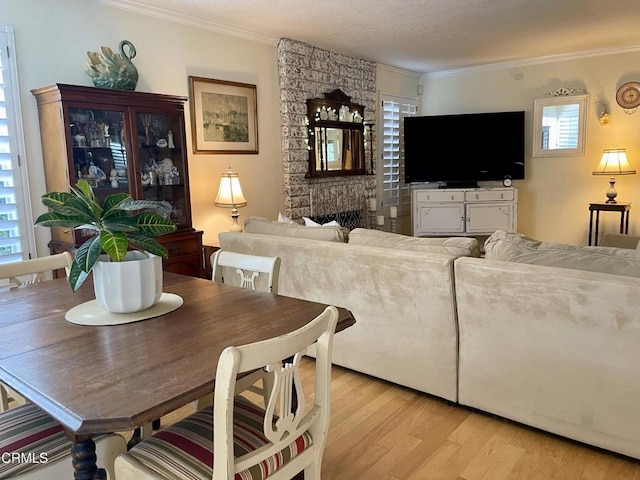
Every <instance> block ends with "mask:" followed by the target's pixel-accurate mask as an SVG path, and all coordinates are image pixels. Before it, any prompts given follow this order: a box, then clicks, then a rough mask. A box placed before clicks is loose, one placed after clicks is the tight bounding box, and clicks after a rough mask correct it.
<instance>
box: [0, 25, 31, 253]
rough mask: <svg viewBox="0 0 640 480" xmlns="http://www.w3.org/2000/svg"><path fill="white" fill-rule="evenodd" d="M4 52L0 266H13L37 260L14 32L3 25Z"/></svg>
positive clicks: (0, 63) (0, 65) (0, 43)
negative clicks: (11, 263) (24, 261)
mask: <svg viewBox="0 0 640 480" xmlns="http://www.w3.org/2000/svg"><path fill="white" fill-rule="evenodd" d="M0 49H1V51H0V263H9V262H17V261H21V260H24V259H28V258H31V257H32V256H35V255H32V254H31V252H35V241H34V238H33V226H32V223H31V222H32V215H31V202H30V200H29V187H28V183H27V182H28V181H27V178H28V177H27V170H26V164H25V162H24V159H25V155H24V150H25V149H24V136H23V132H22V117H21V115H20V103H19V99H20V95H19V92H18V81H17V67H16V59H15V53H14V52H15V48H14V41H13V28H12V27H10V26H8V25H0ZM21 160H22V161H21Z"/></svg>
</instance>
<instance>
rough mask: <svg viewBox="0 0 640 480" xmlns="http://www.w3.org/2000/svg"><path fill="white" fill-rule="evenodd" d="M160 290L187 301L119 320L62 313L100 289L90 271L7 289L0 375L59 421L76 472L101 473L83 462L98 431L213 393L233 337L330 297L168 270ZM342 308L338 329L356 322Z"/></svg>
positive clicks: (299, 315)
mask: <svg viewBox="0 0 640 480" xmlns="http://www.w3.org/2000/svg"><path fill="white" fill-rule="evenodd" d="M163 291H164V292H167V293H173V294H176V295H179V296H180V297H182V299H183V300H184V303H183V305H182V306H181V307H179V308H178V309H177V310H175V311H173V312H170V313H167V314H164V315H161V316H158V317H155V318H151V319H147V320H141V321H137V322H134V323H128V324H123V325H112V326H85V325H77V324H74V323H70V322H68V321H67V320H65V313H66V312H67V311H68V310H69V309H71V308H72V307H74V306H76V305H79V304H81V303H84V302H87V301H89V300H92V299H93V298H94V293H93V286H92V283H91V282H90V280H89V281H87V282H85V285H83V286H82V287H81V288H80V289H79V290H78V291H76V292H72V291H71V288H70V287H69V284H68V283H67V280H66V279H56V280H51V281H46V282H41V283H37V284H34V285H29V286H25V287H21V288H19V289H14V290H10V291H6V290H5V291H1V292H0V312H2V313H1V315H0V381H2V382H4V383H6V384H7V385H9V386H10V387H12V388H13V389H15V390H16V391H17V392H19V393H21V394H22V395H24V396H25V397H26V398H27V399H29V400H30V401H31V402H33V403H35V404H36V405H38V406H39V407H40V408H42V409H43V410H44V411H45V412H47V413H48V414H49V415H51V416H52V417H54V418H55V419H57V420H58V421H59V422H60V423H62V425H63V426H64V427H65V432H66V434H67V437H68V438H69V439H70V440H71V441H73V442H74V448H73V449H72V463H73V467H74V471H75V475H76V478H81V479H90V478H103V477H102V475H104V470H102V469H97V467H96V465H95V464H94V463H92V462H86V457H87V454H89V456H91V455H92V454H93V452H95V443H94V441H93V440H92V437H93V436H94V435H96V434H100V433H108V432H120V431H128V430H133V429H135V428H137V427H140V426H142V425H144V424H146V423H148V422H151V421H153V420H154V419H157V418H160V416H162V415H164V414H166V413H168V412H171V411H173V410H176V409H178V408H180V407H182V406H184V405H186V404H188V403H189V402H191V401H193V400H197V399H199V398H201V397H203V396H205V395H206V394H208V393H211V392H212V391H213V386H214V380H215V373H216V368H217V363H218V357H219V356H220V354H221V353H222V351H223V350H224V349H225V348H226V347H227V346H230V345H242V344H246V343H252V342H256V341H260V340H264V339H267V338H272V337H277V336H279V335H283V334H285V333H288V332H291V331H293V330H296V329H297V328H300V327H302V326H303V325H305V324H306V323H308V322H309V321H311V320H312V319H313V318H315V317H316V316H317V315H318V314H320V313H321V312H322V311H323V310H324V308H325V307H326V305H325V304H321V303H315V302H309V301H306V300H299V299H295V298H290V297H284V296H280V295H273V294H270V293H262V292H256V291H252V290H248V289H244V288H239V287H234V286H230V285H224V284H219V283H214V282H212V281H210V280H205V279H200V278H194V277H188V276H184V275H177V274H173V273H168V272H165V274H164V287H163ZM339 311H340V318H339V320H338V327H337V329H336V330H337V331H340V330H342V329H344V328H347V327H349V326H351V325H353V324H354V323H355V319H354V318H353V316H352V315H351V313H350V312H349V311H348V310H345V309H339ZM83 458H84V459H85V460H82V461H81V459H83ZM98 463H99V459H98Z"/></svg>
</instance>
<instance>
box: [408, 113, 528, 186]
mask: <svg viewBox="0 0 640 480" xmlns="http://www.w3.org/2000/svg"><path fill="white" fill-rule="evenodd" d="M404 154H405V170H404V174H405V183H425V182H429V183H432V182H433V183H438V184H439V186H440V187H456V186H459V187H473V186H477V182H480V181H502V180H504V179H505V177H511V178H512V179H514V180H522V179H524V158H525V154H524V112H523V111H518V112H492V113H466V114H456V115H431V116H422V117H405V119H404Z"/></svg>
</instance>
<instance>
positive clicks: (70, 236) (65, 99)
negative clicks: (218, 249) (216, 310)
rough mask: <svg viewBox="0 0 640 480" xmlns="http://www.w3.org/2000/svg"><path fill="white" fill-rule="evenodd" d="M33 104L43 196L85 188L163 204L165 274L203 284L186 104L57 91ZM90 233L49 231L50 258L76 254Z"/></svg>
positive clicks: (42, 91)
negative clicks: (167, 227) (167, 228)
mask: <svg viewBox="0 0 640 480" xmlns="http://www.w3.org/2000/svg"><path fill="white" fill-rule="evenodd" d="M31 93H33V95H34V96H35V97H36V101H37V105H38V115H39V118H40V136H41V140H42V153H43V157H44V169H45V179H46V186H47V191H49V192H52V191H67V190H68V189H69V186H70V185H75V183H76V182H77V181H78V180H79V179H81V178H82V179H85V180H87V181H88V182H89V183H90V184H91V185H92V186H93V190H94V192H95V194H96V196H97V197H98V198H99V199H101V200H102V199H104V198H105V197H106V196H107V195H109V194H112V193H117V192H127V193H129V194H131V196H132V197H133V198H135V199H146V200H158V201H162V202H165V205H166V210H165V211H164V212H160V213H161V214H163V215H167V216H169V217H170V218H171V219H173V220H174V221H175V222H176V225H177V227H178V228H177V230H176V232H175V233H171V234H167V235H163V236H161V237H158V241H159V242H160V243H162V244H163V245H164V246H165V247H166V248H167V250H168V251H169V257H168V258H167V259H165V260H164V261H163V266H164V270H166V271H170V272H175V273H181V274H184V275H191V276H195V277H201V276H202V267H203V260H202V232H201V231H197V230H195V229H194V228H193V227H192V225H191V203H190V196H189V171H188V165H187V148H186V141H185V138H186V137H185V124H184V102H185V101H186V100H187V99H186V98H185V97H179V96H172V95H159V94H154V93H144V92H134V91H128V90H114V89H108V88H96V87H84V86H74V85H64V84H55V85H49V86H45V87H41V88H37V89H34V90H32V91H31ZM87 234H90V232H89V231H83V230H75V231H72V230H69V229H63V228H52V229H51V237H52V240H51V243H50V245H49V246H50V248H51V250H52V252H60V251H64V250H69V251H73V250H74V249H75V248H76V247H78V246H79V245H81V244H82V243H83V242H84V240H86V238H87Z"/></svg>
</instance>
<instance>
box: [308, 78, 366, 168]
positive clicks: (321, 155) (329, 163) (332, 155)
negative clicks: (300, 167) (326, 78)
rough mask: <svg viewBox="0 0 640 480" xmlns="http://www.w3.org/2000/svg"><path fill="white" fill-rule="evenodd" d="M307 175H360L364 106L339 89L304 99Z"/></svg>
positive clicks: (363, 162) (363, 158)
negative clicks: (322, 95)
mask: <svg viewBox="0 0 640 480" xmlns="http://www.w3.org/2000/svg"><path fill="white" fill-rule="evenodd" d="M306 103H307V119H308V122H309V124H308V140H307V141H308V145H307V148H308V149H309V172H308V173H307V177H328V176H340V175H364V174H366V173H367V171H366V165H365V163H366V162H365V160H366V159H365V149H364V135H365V132H364V128H365V126H364V106H363V105H358V104H356V103H352V102H351V97H349V96H348V95H346V94H345V93H344V92H342V91H341V90H339V89H336V90H334V91H332V92H329V93H325V94H324V98H310V99H308V100H307V102H306Z"/></svg>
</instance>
